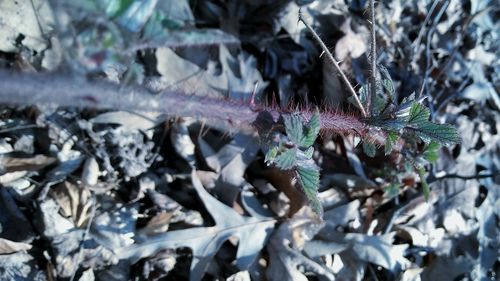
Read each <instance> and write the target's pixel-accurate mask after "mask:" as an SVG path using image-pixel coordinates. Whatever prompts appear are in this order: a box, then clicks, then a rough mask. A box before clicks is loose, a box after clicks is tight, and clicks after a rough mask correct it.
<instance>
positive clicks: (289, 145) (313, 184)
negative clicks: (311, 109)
mask: <svg viewBox="0 0 500 281" xmlns="http://www.w3.org/2000/svg"><path fill="white" fill-rule="evenodd" d="M282 117H283V123H284V124H285V131H286V136H284V135H283V134H278V135H277V139H276V140H275V141H274V142H273V143H272V144H271V145H270V147H269V149H268V151H267V153H266V157H265V161H266V163H268V164H273V165H276V167H278V168H280V169H282V170H286V171H292V172H293V173H294V174H295V176H296V178H297V183H298V185H299V186H300V187H301V188H302V190H303V191H304V194H305V195H306V197H307V199H308V200H309V202H310V203H311V207H312V208H313V210H314V211H315V212H316V213H317V214H318V215H319V217H322V214H323V208H322V206H321V203H320V202H319V199H318V187H319V167H318V165H316V163H315V162H314V160H313V159H312V157H313V153H314V148H313V147H312V146H313V144H314V142H315V141H316V138H317V137H318V134H319V130H320V128H321V122H320V114H319V111H318V110H317V109H316V111H315V113H314V114H313V115H312V116H311V118H310V119H309V120H305V118H304V117H303V116H302V115H301V114H283V115H282Z"/></svg>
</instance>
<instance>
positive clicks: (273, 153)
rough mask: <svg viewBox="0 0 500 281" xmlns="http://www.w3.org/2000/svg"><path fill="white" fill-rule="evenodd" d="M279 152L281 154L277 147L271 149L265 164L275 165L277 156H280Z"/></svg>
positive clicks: (268, 151)
mask: <svg viewBox="0 0 500 281" xmlns="http://www.w3.org/2000/svg"><path fill="white" fill-rule="evenodd" d="M278 152H279V148H278V147H277V146H274V147H271V148H269V150H267V153H266V157H265V159H264V162H266V163H274V160H275V158H276V156H278Z"/></svg>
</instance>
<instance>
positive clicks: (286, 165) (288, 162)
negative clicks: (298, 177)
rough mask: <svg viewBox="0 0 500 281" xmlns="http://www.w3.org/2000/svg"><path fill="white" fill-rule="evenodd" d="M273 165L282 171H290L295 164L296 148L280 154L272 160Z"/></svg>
mask: <svg viewBox="0 0 500 281" xmlns="http://www.w3.org/2000/svg"><path fill="white" fill-rule="evenodd" d="M274 163H276V166H277V167H278V168H280V169H282V170H291V169H292V168H293V167H295V165H296V163H297V148H295V147H294V148H289V149H286V150H285V151H284V152H281V153H280V154H279V155H278V156H277V157H276V158H275V159H274Z"/></svg>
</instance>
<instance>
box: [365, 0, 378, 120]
mask: <svg viewBox="0 0 500 281" xmlns="http://www.w3.org/2000/svg"><path fill="white" fill-rule="evenodd" d="M374 2H375V1H374V0H370V21H371V37H372V38H371V54H370V68H371V69H370V75H371V76H370V80H371V81H370V86H371V87H370V94H369V95H368V100H367V102H366V103H367V105H366V108H367V110H368V114H371V113H373V101H374V100H375V95H376V94H377V83H376V82H377V38H376V36H375V3H374Z"/></svg>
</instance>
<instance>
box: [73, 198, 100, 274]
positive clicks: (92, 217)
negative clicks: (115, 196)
mask: <svg viewBox="0 0 500 281" xmlns="http://www.w3.org/2000/svg"><path fill="white" fill-rule="evenodd" d="M91 198H92V199H91V200H92V208H91V209H90V216H89V221H88V223H87V227H86V228H85V232H84V233H83V236H82V240H80V245H79V246H78V254H77V256H76V264H77V266H75V268H73V273H72V274H71V277H70V279H69V280H70V281H73V280H74V279H75V276H76V272H77V271H78V265H79V264H80V262H81V261H82V257H83V251H82V249H83V244H84V243H85V240H87V237H88V236H89V233H90V227H91V226H92V223H93V221H94V217H95V212H96V208H97V206H96V199H95V197H94V196H92V197H91Z"/></svg>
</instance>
